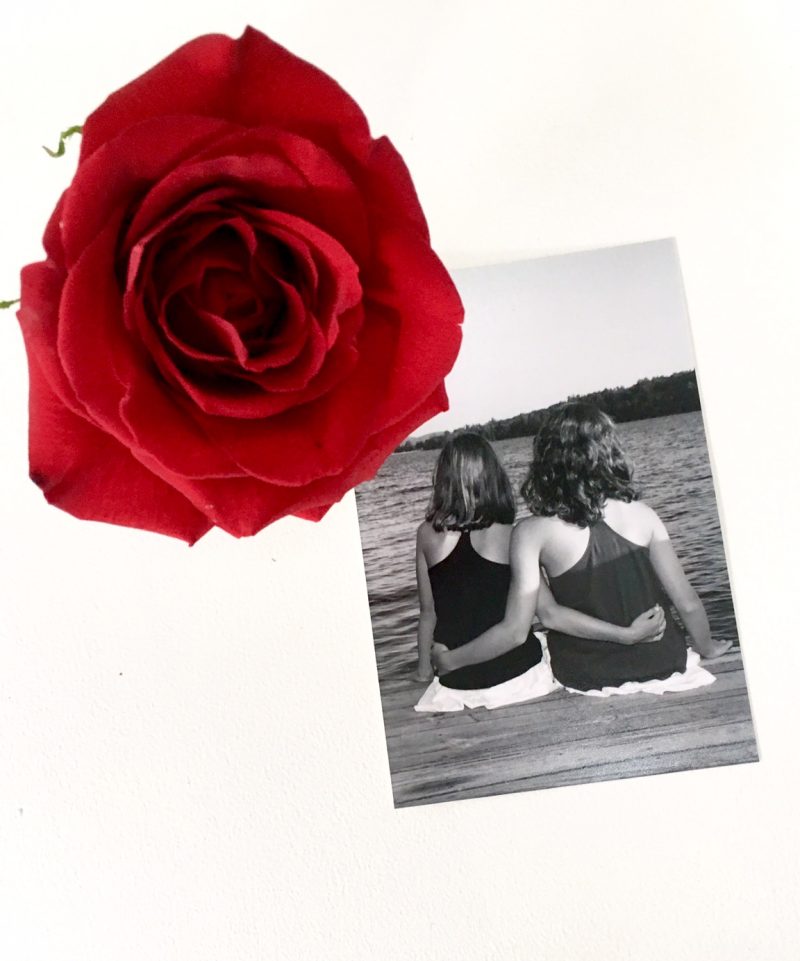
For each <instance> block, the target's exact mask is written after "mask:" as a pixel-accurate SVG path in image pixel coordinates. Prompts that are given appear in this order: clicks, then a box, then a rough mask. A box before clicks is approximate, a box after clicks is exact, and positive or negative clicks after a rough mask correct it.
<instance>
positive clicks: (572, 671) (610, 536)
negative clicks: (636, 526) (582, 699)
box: [547, 521, 686, 691]
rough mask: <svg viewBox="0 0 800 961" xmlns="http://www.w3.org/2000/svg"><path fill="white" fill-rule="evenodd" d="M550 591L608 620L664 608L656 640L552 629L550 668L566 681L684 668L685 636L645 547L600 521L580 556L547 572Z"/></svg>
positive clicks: (598, 681) (620, 679) (620, 678)
mask: <svg viewBox="0 0 800 961" xmlns="http://www.w3.org/2000/svg"><path fill="white" fill-rule="evenodd" d="M550 589H551V591H552V592H553V596H554V597H555V599H556V600H557V601H558V603H559V604H561V605H562V606H563V607H571V608H573V609H574V610H576V611H582V612H583V613H584V614H590V615H592V616H593V617H597V618H599V619H600V620H603V621H608V622H610V623H611V624H621V625H627V624H630V622H631V621H632V620H633V619H634V618H636V617H638V615H639V614H642V613H643V612H644V611H646V610H648V609H649V608H651V607H652V606H653V605H654V604H660V605H661V606H662V607H663V608H664V614H665V615H666V619H667V627H666V630H665V631H664V636H663V637H662V638H661V640H660V641H655V642H653V643H646V644H633V645H624V644H614V643H611V642H607V641H591V640H583V639H582V638H578V637H571V636H570V635H569V634H559V633H558V632H557V631H550V633H549V635H548V638H547V646H548V648H549V650H550V663H551V666H552V669H553V674H554V675H555V676H556V678H557V679H558V680H559V681H561V683H562V684H564V685H565V686H566V687H573V688H577V689H578V690H581V691H589V690H594V689H596V688H601V687H605V686H606V685H608V686H610V687H618V686H619V685H620V684H624V683H625V681H648V680H650V679H652V678H665V677H669V676H670V674H673V673H674V672H675V671H684V670H686V639H685V637H684V635H683V633H682V631H681V630H680V629H679V628H678V625H677V624H676V623H675V620H674V618H673V617H672V613H671V611H670V606H669V605H670V602H669V598H668V597H667V595H666V594H665V592H664V588H663V587H662V586H661V582H660V581H659V579H658V575H657V574H656V572H655V570H654V569H653V565H652V564H651V563H650V554H649V551H648V549H647V548H646V547H642V546H641V545H639V544H634V543H633V542H632V541H629V540H627V539H626V538H624V537H623V536H622V535H621V534H618V533H617V532H616V531H614V530H612V529H611V528H610V527H609V526H608V524H606V522H605V521H599V522H598V523H597V524H595V525H594V526H593V527H591V528H590V531H589V543H588V545H587V547H586V551H585V553H584V555H583V557H581V559H580V560H579V561H578V562H577V563H576V564H575V565H574V566H573V567H571V568H570V569H569V570H568V571H565V572H564V573H563V574H559V576H558V577H551V578H550Z"/></svg>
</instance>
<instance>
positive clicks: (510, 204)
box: [0, 0, 800, 961]
mask: <svg viewBox="0 0 800 961" xmlns="http://www.w3.org/2000/svg"><path fill="white" fill-rule="evenodd" d="M247 22H251V23H253V24H254V25H255V26H258V27H259V28H261V29H263V30H264V31H265V32H267V33H271V34H272V35H273V36H274V37H275V38H276V39H277V40H279V41H281V42H283V43H284V44H285V45H287V46H288V47H290V49H293V50H294V51H295V52H297V53H299V54H301V55H303V56H305V57H307V58H308V59H310V60H312V61H314V62H315V63H317V64H318V65H320V66H321V67H323V68H325V69H327V70H328V71H329V72H330V73H332V74H333V75H334V76H335V77H336V78H337V79H338V80H339V81H340V82H341V83H342V84H343V86H345V88H346V89H348V90H349V91H350V92H351V93H352V94H353V95H354V96H355V97H356V98H357V99H358V100H359V101H360V102H361V104H362V105H363V107H364V108H365V110H366V112H367V114H368V116H369V117H370V119H371V121H372V124H373V129H374V130H375V131H376V132H388V133H389V134H390V135H391V136H392V138H393V139H394V141H395V143H396V144H397V146H398V147H399V148H400V149H401V151H402V152H403V153H404V155H405V157H406V159H407V161H408V163H409V166H410V167H411V170H412V172H413V174H414V176H415V179H416V182H417V185H418V188H419V191H420V195H421V197H422V200H423V204H424V206H425V208H426V211H427V213H428V215H429V219H430V222H431V226H432V231H433V235H434V240H435V243H436V245H437V248H438V250H439V251H440V252H441V254H442V255H443V257H444V259H445V260H446V262H447V263H448V264H449V265H450V266H452V267H459V266H468V265H473V264H480V263H490V262H497V261H503V260H512V259H521V258H525V257H531V256H535V255H537V254H544V253H553V252H559V251H565V250H569V249H575V248H587V247H593V246H604V245H612V244H618V243H625V242H631V241H636V240H642V239H649V238H654V237H669V236H676V237H677V239H678V243H679V249H680V252H681V259H682V266H683V272H684V277H685V282H686V288H687V296H688V300H689V309H690V315H691V318H692V322H693V328H694V338H695V346H696V351H697V357H698V365H699V369H700V374H701V386H702V392H703V399H704V405H705V412H706V418H707V425H708V429H709V434H710V439H711V444H712V454H713V457H714V462H715V466H716V470H717V479H718V488H719V495H720V505H721V508H722V512H723V520H724V523H725V527H726V535H727V538H726V539H727V548H728V557H729V561H730V564H731V570H732V575H733V580H734V588H735V594H736V602H737V611H738V615H739V623H740V629H741V635H742V642H743V646H744V649H745V655H746V666H747V673H748V678H749V682H750V687H751V694H752V705H753V709H754V713H755V720H756V725H757V731H758V737H759V743H760V748H761V752H762V758H763V759H762V762H761V763H760V764H758V765H749V766H743V767H739V768H728V769H725V768H722V769H716V770H711V771H700V772H691V773H684V774H677V775H667V776H664V777H659V778H649V779H639V780H635V781H627V782H614V783H607V784H598V785H593V786H587V787H576V788H568V789H560V790H554V791H549V792H538V793H533V794H520V795H514V796H508V797H501V798H492V799H486V800H480V801H463V802H458V803H455V804H447V805H440V806H435V807H428V808H416V809H412V810H406V811H402V812H395V811H394V809H393V807H392V802H391V792H390V787H389V775H388V768H387V762H386V754H385V746H384V738H383V731H382V727H381V717H380V704H379V698H378V690H377V685H376V683H375V671H374V664H373V657H372V650H371V636H370V625H369V616H368V611H367V598H366V591H365V588H364V584H363V579H362V566H361V557H360V551H359V540H358V531H357V526H356V512H355V504H354V500H353V497H352V495H351V496H349V497H348V498H347V499H346V501H345V502H344V503H343V504H342V505H340V506H339V507H338V508H337V509H335V510H334V511H333V512H332V513H331V515H330V516H329V517H328V518H327V519H326V520H325V521H324V522H323V523H322V524H320V525H318V526H314V525H310V524H305V523H301V522H298V521H293V520H288V521H284V522H281V523H279V524H277V525H275V526H274V527H273V528H271V529H268V530H266V531H264V532H262V534H260V535H259V536H258V537H256V538H254V539H251V540H248V541H241V542H235V541H234V540H232V539H230V538H228V537H227V536H225V535H223V534H218V533H212V534H210V535H208V536H207V537H206V538H204V539H203V540H202V541H201V542H200V543H199V544H198V545H197V546H196V547H194V548H192V549H191V550H189V549H187V548H186V547H184V546H182V545H181V544H178V543H173V542H171V541H169V540H166V539H159V538H157V537H156V536H154V535H148V534H144V533H138V532H135V531H126V530H122V529H115V528H112V527H105V526H102V525H93V524H88V523H81V522H78V521H76V520H73V519H72V518H70V517H68V516H67V515H65V514H62V513H60V512H58V511H57V510H55V509H54V508H50V507H47V506H46V505H45V503H44V501H43V499H42V498H41V495H40V494H39V491H38V490H37V489H36V488H35V487H34V486H33V485H32V484H30V482H28V481H27V478H26V474H27V467H26V451H25V445H26V439H25V419H26V415H25V404H26V374H25V364H24V357H23V349H22V342H21V337H20V335H19V331H18V329H17V325H16V321H15V320H14V317H13V316H12V315H11V314H10V313H8V314H5V315H3V316H2V317H0V338H1V340H2V342H1V343H0V364H1V365H2V368H0V374H1V375H0V418H1V419H2V420H1V421H0V438H1V440H2V468H1V469H2V482H3V483H2V490H3V496H2V498H0V529H1V530H2V538H0V551H2V555H0V556H1V559H2V572H1V574H0V578H1V579H0V590H1V591H2V605H1V606H0V618H1V619H2V643H1V645H0V956H1V957H2V958H4V959H6V958H7V959H9V961H51V959H52V961H94V959H97V961H109V959H114V961H142V959H148V961H150V959H155V961H161V959H164V961H185V959H191V961H221V959H222V961H228V959H236V961H264V959H270V961H272V959H318V958H319V959H325V961H333V959H346V961H354V959H360V958H364V959H378V958H379V959H381V961H393V959H404V961H405V959H420V961H429V959H447V961H449V959H458V961H495V959H502V961H506V959H525V961H527V959H530V958H537V959H570V961H584V959H589V958H592V959H594V958H598V959H603V961H611V959H620V961H627V959H636V961H639V959H641V958H647V959H648V961H659V959H668V961H682V959H702V961H716V959H720V961H722V959H724V961H729V959H731V958H742V957H748V958H752V959H754V961H756V959H758V961H760V959H764V961H781V959H790V958H791V959H794V958H795V957H796V956H797V955H796V943H797V937H798V934H800V924H799V923H798V907H797V906H798V900H799V899H798V897H797V895H798V867H797V865H798V855H799V854H800V850H799V848H800V844H798V841H799V840H800V818H798V815H797V807H798V794H799V793H800V777H798V767H799V765H798V757H799V756H800V752H798V750H797V737H798V721H800V707H799V706H798V698H797V695H796V690H797V679H798V674H800V653H798V652H799V651H800V644H798V639H797V626H796V613H795V611H794V606H793V600H794V598H795V597H796V576H797V569H798V564H797V550H798V524H797V505H796V499H797V497H796V488H797V480H796V479H797V475H798V468H799V467H800V463H798V454H797V430H796V423H797V417H796V415H797V411H798V402H797V394H796V386H795V384H796V376H797V368H798V359H799V358H798V354H799V351H798V347H799V346H800V335H798V332H797V318H798V316H800V295H799V294H798V290H799V289H800V288H798V284H797V247H798V244H797V224H798V222H799V221H800V216H799V215H800V192H798V187H797V171H798V169H800V120H799V117H800V115H799V114H798V110H797V98H798V93H800V82H798V68H797V66H796V50H797V45H798V40H800V36H799V35H798V34H799V32H800V25H799V23H798V15H797V13H796V5H795V4H793V3H792V0H785V2H779V0H704V2H701V3H697V2H696V0H692V2H689V0H671V2H669V3H667V2H659V0H646V2H644V0H642V2H639V3H631V2H626V0H603V2H591V0H562V2H555V0H549V2H543V0H525V2H520V3H513V2H511V0H496V2H494V3H492V4H486V3H478V2H465V0H460V2H456V0H450V2H439V3H431V2H430V0H427V2H422V0H405V2H404V3H402V4H400V3H396V4H389V3H386V2H383V0H381V2H375V0H372V2H367V0H349V2H348V0H341V2H338V3H336V4H328V3H324V2H322V0H318V2H313V0H296V2H294V3H293V4H287V3H284V4H277V3H255V2H249V3H248V2H246V0H227V2H226V3H224V4H213V5H212V4H211V3H208V2H202V0H198V2H195V3H193V4H191V5H189V4H183V5H176V4H173V5H170V4H165V3H163V2H156V0H139V2H137V3H135V4H127V5H121V6H118V5H114V4H101V3H99V2H94V3H89V2H82V0H73V2H71V3H68V4H66V3H58V4H56V3H55V2H49V3H44V2H35V0H31V2H28V3H24V4H23V3H20V4H16V5H14V7H13V8H12V9H11V10H7V11H5V12H4V15H3V45H2V50H3V52H2V57H0V97H1V98H2V121H3V140H2V147H1V148H0V149H1V150H2V153H1V154H0V157H2V161H1V163H2V174H3V176H2V178H0V210H1V211H2V221H1V222H2V228H1V230H0V233H1V234H2V246H1V247H0V297H2V298H5V297H13V296H15V295H16V293H17V290H18V280H17V275H16V271H17V268H18V267H19V266H21V265H22V264H24V263H26V262H28V261H29V260H33V259H38V257H39V256H40V246H39V238H40V235H41V231H42V228H43V225H44V222H45V219H46V217H47V214H48V213H49V211H50V209H51V207H52V205H53V203H54V201H55V199H56V197H57V194H58V192H59V191H60V189H61V187H62V185H63V184H64V183H66V181H67V180H68V178H69V176H70V175H71V170H72V164H73V162H74V156H75V154H76V152H77V151H76V148H75V145H74V144H73V145H72V147H71V148H70V151H69V152H70V154H71V157H70V158H69V159H64V160H62V161H60V162H58V161H53V160H50V159H49V158H47V157H46V156H45V155H44V154H43V153H42V152H41V151H40V150H39V144H41V143H45V142H47V143H53V142H54V140H55V138H56V135H57V132H58V131H59V130H61V129H63V128H64V127H66V126H68V125H69V124H72V123H76V122H80V120H81V119H82V118H83V117H84V116H85V115H86V113H87V112H88V111H89V110H90V109H91V108H92V107H93V106H94V105H95V104H96V103H97V102H98V101H99V99H101V97H102V96H104V95H105V94H106V93H107V92H108V91H110V90H111V89H113V88H115V87H117V86H119V85H120V84H122V83H124V82H125V81H127V80H129V79H130V78H132V77H133V76H134V75H136V74H137V73H139V72H140V71H141V70H143V69H144V68H146V67H148V66H149V65H150V64H151V63H153V62H154V61H155V60H157V59H159V58H160V57H161V56H162V55H164V54H166V53H167V52H169V51H170V50H171V49H172V48H173V47H175V46H176V45H178V44H179V43H181V42H183V41H184V40H186V39H189V38H190V37H192V36H194V35H197V34H199V33H203V32H208V31H224V32H229V33H232V34H235V35H238V34H239V32H240V31H241V29H242V27H243V26H244V25H245V23H247Z"/></svg>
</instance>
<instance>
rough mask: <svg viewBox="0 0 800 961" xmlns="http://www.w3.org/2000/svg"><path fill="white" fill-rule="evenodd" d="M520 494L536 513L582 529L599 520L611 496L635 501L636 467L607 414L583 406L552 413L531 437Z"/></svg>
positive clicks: (559, 409)
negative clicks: (634, 477) (530, 451)
mask: <svg viewBox="0 0 800 961" xmlns="http://www.w3.org/2000/svg"><path fill="white" fill-rule="evenodd" d="M522 496H523V497H524V498H525V501H526V503H527V504H528V507H530V510H531V513H532V514H534V515H538V516H540V517H560V518H561V519H562V520H565V521H567V522H568V523H570V524H577V525H578V527H588V526H590V525H591V524H596V523H597V522H598V521H599V520H601V519H602V517H603V508H604V506H605V503H606V501H607V500H608V499H609V498H611V499H612V500H620V501H626V502H628V503H630V501H633V500H636V498H637V497H638V494H637V492H636V490H635V488H634V486H633V469H632V468H631V466H630V465H629V464H628V462H627V460H626V459H625V454H624V453H623V451H622V447H621V445H620V442H619V438H618V437H617V431H616V427H615V426H614V421H613V420H612V419H611V418H610V417H609V416H608V414H604V413H603V411H601V410H599V409H598V408H597V407H595V406H593V405H592V404H580V403H573V404H563V405H562V406H561V407H558V408H556V409H555V410H553V411H552V412H550V413H549V414H548V415H547V417H546V418H545V420H544V421H543V423H542V426H541V427H540V428H539V432H538V433H537V434H536V436H535V437H534V439H533V460H532V461H531V466H530V468H529V470H528V476H527V477H526V478H525V482H524V483H523V485H522Z"/></svg>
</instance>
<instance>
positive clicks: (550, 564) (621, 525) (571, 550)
mask: <svg viewBox="0 0 800 961" xmlns="http://www.w3.org/2000/svg"><path fill="white" fill-rule="evenodd" d="M603 520H604V521H605V523H606V524H607V525H608V526H609V527H610V528H611V529H612V530H613V531H614V532H615V533H616V534H619V535H620V537H624V538H625V540H627V541H630V542H631V543H632V544H635V545H637V546H639V547H649V545H650V542H651V541H652V539H653V533H654V530H655V526H656V522H657V520H658V518H657V517H656V515H655V513H654V511H653V510H652V509H651V508H650V507H648V506H647V505H646V504H643V503H642V502H641V501H631V502H630V503H625V502H624V501H615V500H609V501H608V502H607V503H606V506H605V509H604V511H603ZM533 523H536V524H539V525H541V526H542V528H543V530H542V534H543V537H542V554H541V561H542V566H543V567H544V569H545V570H546V571H547V574H548V577H560V576H561V575H562V574H564V573H565V572H566V571H569V570H571V569H572V568H573V567H574V566H575V565H576V564H577V563H578V561H580V559H581V558H582V557H583V556H584V554H585V553H586V550H587V548H588V546H589V538H590V536H591V535H590V530H589V528H588V527H578V526H577V524H569V523H567V521H563V520H561V519H560V518H558V517H539V518H535V520H534V521H533Z"/></svg>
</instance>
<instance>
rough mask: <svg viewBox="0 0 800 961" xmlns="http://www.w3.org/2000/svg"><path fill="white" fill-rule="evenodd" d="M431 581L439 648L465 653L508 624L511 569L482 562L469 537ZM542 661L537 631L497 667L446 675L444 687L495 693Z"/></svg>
mask: <svg viewBox="0 0 800 961" xmlns="http://www.w3.org/2000/svg"><path fill="white" fill-rule="evenodd" d="M428 575H429V577H430V581H431V590H432V591H433V603H434V607H435V609H436V629H435V631H434V634H433V639H434V640H435V641H436V643H437V644H444V645H445V646H446V647H448V648H450V649H451V650H452V649H453V648H455V647H461V645H462V644H466V643H467V641H471V640H473V639H474V638H476V637H478V635H479V634H483V632H484V631H486V630H488V629H489V628H490V627H493V626H494V625H495V624H497V623H498V622H499V621H502V620H503V616H504V614H505V610H506V599H507V597H508V588H509V585H510V583H511V568H510V567H509V565H508V564H499V563H497V562H495V561H490V560H487V559H486V558H485V557H481V555H480V554H479V553H478V552H477V551H476V550H475V548H474V547H473V546H472V541H471V540H470V536H469V532H468V531H465V532H463V533H462V534H461V536H460V537H459V539H458V543H457V544H456V546H455V548H454V549H453V550H452V551H451V552H450V553H449V554H448V555H447V557H445V558H444V560H442V561H439V563H438V564H434V565H433V566H432V567H430V568H429V569H428ZM541 659H542V646H541V644H540V643H539V639H538V638H537V637H536V635H535V634H534V633H533V631H531V632H530V633H529V635H528V638H527V640H526V641H525V643H524V644H522V645H521V646H520V647H515V648H512V649H511V650H510V651H507V652H506V653H505V654H501V655H500V656H499V657H495V658H493V659H492V660H491V661H484V662H483V663H482V664H470V665H469V666H468V667H461V668H458V670H456V671H451V672H450V673H449V674H444V675H442V676H441V677H440V678H439V682H440V683H441V684H443V685H444V686H445V687H452V688H457V689H458V690H462V691H470V690H477V689H479V688H484V687H494V685H495V684H502V683H503V681H509V680H511V678H512V677H518V676H519V675H520V674H524V673H525V671H527V670H529V669H530V668H531V667H533V666H534V665H535V664H538V663H539V661H541Z"/></svg>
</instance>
